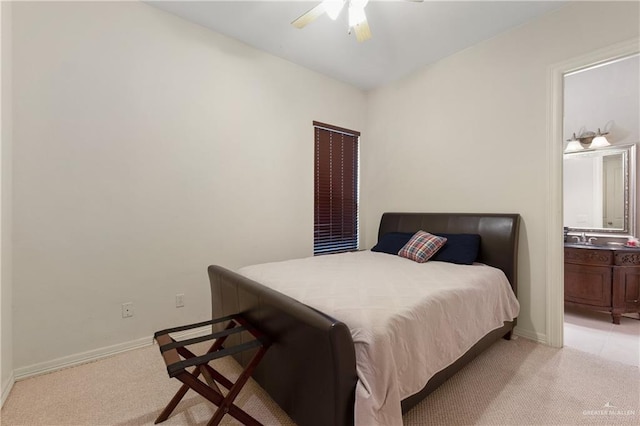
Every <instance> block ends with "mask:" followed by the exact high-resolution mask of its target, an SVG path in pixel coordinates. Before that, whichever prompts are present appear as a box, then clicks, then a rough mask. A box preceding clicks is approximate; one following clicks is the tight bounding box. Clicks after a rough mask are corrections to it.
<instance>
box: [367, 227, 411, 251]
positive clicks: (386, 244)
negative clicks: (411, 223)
mask: <svg viewBox="0 0 640 426" xmlns="http://www.w3.org/2000/svg"><path fill="white" fill-rule="evenodd" d="M413 234H415V232H388V233H386V234H384V235H383V236H382V237H381V238H380V241H378V244H376V245H375V246H373V248H372V249H371V251H378V252H381V253H388V254H395V255H397V254H398V252H399V251H400V249H401V248H402V247H404V245H405V244H407V243H408V242H409V240H410V239H411V237H413Z"/></svg>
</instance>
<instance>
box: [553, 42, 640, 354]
mask: <svg viewBox="0 0 640 426" xmlns="http://www.w3.org/2000/svg"><path fill="white" fill-rule="evenodd" d="M638 75H640V56H639V55H638V54H633V55H626V56H622V57H618V58H614V59H612V60H608V61H601V62H598V63H597V64H595V65H589V66H584V67H582V68H580V69H577V70H574V71H571V72H565V73H564V74H563V94H562V96H563V101H564V102H563V118H564V120H563V140H565V141H567V142H564V144H563V148H565V149H567V148H566V147H567V145H568V142H569V141H574V142H575V141H576V139H578V140H580V142H582V143H581V144H580V145H577V144H575V143H574V145H573V146H577V148H573V149H572V152H571V153H565V154H562V157H563V165H562V166H563V183H562V185H563V190H562V193H563V209H562V210H563V212H564V213H563V225H564V226H569V227H571V228H572V229H574V230H576V229H577V230H580V229H587V228H590V229H589V230H588V231H587V234H588V235H589V234H590V235H592V236H593V239H597V244H598V245H603V246H604V247H616V246H617V245H618V244H620V245H621V244H623V243H624V242H626V239H627V236H622V235H615V234H612V233H609V232H610V231H611V230H612V228H615V229H619V230H622V229H625V226H623V221H624V220H625V215H626V217H628V220H632V221H634V222H638V218H637V215H636V213H635V210H634V209H628V208H627V210H626V211H625V207H628V206H629V204H630V203H631V204H632V201H633V198H634V196H635V192H634V193H633V194H632V195H633V197H630V198H631V199H629V198H625V184H624V172H623V168H622V166H621V165H622V164H623V162H621V161H620V158H617V156H615V155H607V153H610V154H613V152H610V151H611V150H610V149H609V148H604V150H603V148H599V149H594V148H593V146H591V145H589V143H590V142H591V140H590V139H588V138H587V139H584V138H581V137H584V135H587V136H588V135H591V134H596V133H598V134H599V133H601V132H602V133H604V134H607V135H608V139H609V140H608V142H609V143H610V144H611V145H612V146H614V147H615V146H622V145H629V144H634V145H635V144H638V143H639V142H640V130H639V129H640V118H639V117H640V95H639V94H640V87H639V82H638V79H637V76H638ZM596 129H597V132H596ZM576 150H578V151H579V152H576ZM565 152H566V151H565ZM578 158H579V159H580V162H578V161H577V159H578ZM634 166H635V164H634ZM636 190H637V189H636ZM629 212H631V213H630V214H629ZM634 228H635V227H631V229H634ZM619 234H623V233H622V232H620V233H619ZM585 250H586V251H585ZM578 253H591V254H593V253H596V252H594V251H592V250H590V248H580V249H578ZM605 253H606V252H605ZM571 263H573V261H571ZM565 266H566V265H565ZM571 266H572V271H574V269H575V268H576V266H575V265H571ZM583 268H585V270H581V272H580V274H581V275H579V276H580V277H581V278H580V280H578V282H576V277H577V275H575V274H576V272H571V287H570V288H571V292H575V291H577V290H580V292H582V291H586V289H592V287H591V286H593V289H595V290H599V291H601V292H602V295H603V296H606V295H607V294H606V293H607V291H608V296H609V298H611V288H612V286H613V287H615V283H614V279H613V278H612V276H611V268H607V267H605V268H604V269H606V270H607V271H608V273H609V276H608V278H606V276H605V275H602V276H597V277H596V275H594V274H595V268H594V270H590V271H589V273H587V272H586V268H593V267H592V266H585V267H583ZM601 269H602V268H601ZM582 278H584V280H583V279H582ZM587 280H588V281H589V284H587V282H586V281H587ZM612 283H613V284H612ZM576 284H578V285H576ZM607 285H608V286H609V288H608V289H607V288H606V286H607ZM568 297H569V299H568V300H570V301H572V302H574V304H567V305H565V306H564V320H563V329H562V335H563V344H564V346H566V347H571V348H574V349H577V350H580V351H583V352H588V353H591V354H594V355H597V356H600V357H602V358H605V359H609V360H613V361H617V362H622V363H625V364H629V365H634V366H636V367H637V366H639V363H640V361H639V360H640V344H638V342H640V319H639V318H638V314H636V313H634V314H628V315H623V317H622V318H621V319H620V324H613V323H612V320H611V314H610V313H606V312H605V311H604V310H598V309H596V308H593V305H590V303H591V301H589V302H588V303H578V304H575V302H576V301H575V300H574V299H573V298H574V295H573V294H570V296H568ZM585 297H586V296H585ZM609 306H611V302H609Z"/></svg>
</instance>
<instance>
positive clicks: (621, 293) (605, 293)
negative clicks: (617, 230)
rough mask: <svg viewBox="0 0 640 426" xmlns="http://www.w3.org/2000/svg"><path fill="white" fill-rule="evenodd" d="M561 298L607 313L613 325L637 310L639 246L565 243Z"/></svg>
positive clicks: (638, 308)
mask: <svg viewBox="0 0 640 426" xmlns="http://www.w3.org/2000/svg"><path fill="white" fill-rule="evenodd" d="M564 301H565V304H567V305H572V306H577V307H581V308H587V309H592V310H595V311H606V312H610V313H611V316H612V319H613V323H614V324H620V316H621V315H622V314H624V313H640V249H638V248H627V247H624V246H608V245H602V246H597V245H589V244H570V243H567V244H565V246H564Z"/></svg>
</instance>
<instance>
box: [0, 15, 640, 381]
mask: <svg viewBox="0 0 640 426" xmlns="http://www.w3.org/2000/svg"><path fill="white" fill-rule="evenodd" d="M638 16H639V14H638V4H637V3H635V4H634V3H625V4H612V3H609V4H601V3H579V4H571V5H569V6H568V7H566V8H564V9H561V10H560V11H558V12H556V13H553V14H551V15H547V16H545V17H543V18H542V19H540V20H538V21H535V22H533V23H530V24H527V25H524V26H521V27H519V28H517V29H515V30H513V31H511V32H509V33H507V34H505V35H502V36H498V37H495V38H493V39H491V40H489V41H487V42H484V43H481V44H479V45H477V46H474V47H472V48H470V49H467V50H465V51H463V52H461V53H459V54H456V55H453V56H451V57H449V58H446V59H444V60H442V61H440V62H438V63H436V64H434V65H432V66H430V67H427V68H425V69H423V70H421V71H419V72H417V73H415V74H414V75H412V76H410V77H408V78H406V79H404V80H402V81H400V82H398V83H395V84H392V85H389V86H387V87H384V88H381V89H379V90H376V91H373V92H371V93H369V94H367V95H365V94H363V93H362V92H360V91H358V90H356V89H354V88H352V87H349V86H347V85H344V84H341V83H338V82H336V81H333V80H331V79H328V78H326V77H323V76H320V75H319V74H316V73H313V72H310V71H308V70H305V69H303V68H301V67H298V66H296V65H293V64H291V63H289V62H286V61H283V60H281V59H277V58H275V57H273V56H270V55H268V54H265V53H262V52H259V51H257V50H254V49H252V48H249V47H247V46H246V45H243V44H241V43H239V42H236V41H233V40H230V39H228V38H225V37H223V36H220V35H216V34H214V33H212V32H210V31H208V30H205V29H204V28H201V27H199V26H196V25H193V24H190V23H187V22H185V21H183V20H181V19H179V18H176V17H173V16H171V15H168V14H166V13H164V12H162V11H159V10H156V9H154V8H152V7H149V6H147V5H145V4H140V3H82V2H78V3H37V4H34V3H28V2H24V3H22V2H20V3H15V4H14V5H13V33H12V37H13V48H14V58H13V59H14V61H13V62H14V64H13V86H12V87H13V100H14V103H13V138H14V139H15V144H14V146H13V173H12V175H13V185H12V190H13V210H12V212H11V213H12V214H13V239H12V241H13V257H14V260H13V283H14V284H13V303H14V306H15V309H14V315H13V318H12V322H13V330H14V337H15V338H14V339H13V344H14V353H13V355H14V363H13V364H14V367H15V368H17V371H18V373H20V374H28V373H29V372H33V371H37V370H38V369H44V368H46V367H47V366H48V365H60V364H63V363H64V362H65V361H73V359H78V356H82V354H83V353H85V354H87V355H88V356H90V355H91V354H92V353H94V352H95V351H96V350H102V351H103V349H101V348H105V347H113V348H119V347H121V346H119V345H122V344H123V342H125V343H126V342H135V341H136V340H139V339H148V336H149V335H150V334H151V333H152V332H153V331H154V330H157V329H159V328H162V327H165V326H170V325H175V324H180V323H187V322H191V321H196V320H201V319H203V318H207V316H208V315H209V309H210V302H209V290H208V282H207V278H206V271H205V266H206V265H208V264H211V263H218V264H222V265H225V266H229V267H237V266H240V265H243V264H249V263H255V262H263V261H269V260H278V259H284V258H290V257H297V256H304V255H308V254H310V253H311V252H312V234H311V232H310V230H311V229H312V223H313V222H312V221H313V218H312V205H313V202H312V193H313V191H312V187H313V175H312V172H311V169H312V164H313V163H312V162H313V146H312V144H310V143H308V141H309V139H310V138H311V135H312V133H311V132H312V130H311V121H312V120H319V121H324V122H329V123H333V124H336V125H339V126H343V127H347V128H352V129H356V130H361V131H363V143H362V147H361V150H362V152H361V159H362V176H361V188H362V195H361V197H362V200H361V215H362V217H361V222H362V230H363V235H362V246H363V247H365V248H368V247H370V246H371V245H373V243H374V239H375V234H376V230H377V226H378V221H379V218H380V215H381V214H382V212H384V211H390V210H395V211H401V210H416V211H504V212H518V213H520V214H522V216H523V226H522V234H521V245H520V254H521V256H520V265H519V266H520V271H519V272H520V273H519V280H520V283H519V284H520V292H519V298H520V300H521V303H522V315H521V317H520V319H519V329H520V331H521V333H523V334H525V335H530V336H532V337H536V338H540V339H544V337H545V336H544V335H543V333H544V330H545V315H546V310H545V286H546V283H545V268H546V259H545V252H544V251H545V241H546V240H545V233H546V228H547V225H546V223H545V218H546V215H547V212H546V206H545V202H546V194H547V190H548V181H547V178H546V173H547V171H546V170H545V168H546V166H547V164H546V157H545V151H544V147H545V143H546V135H547V131H546V129H547V125H548V123H547V106H548V104H549V102H548V99H547V98H546V93H547V75H548V69H549V67H550V66H552V65H553V64H556V63H558V62H561V61H565V60H566V59H568V58H573V57H576V56H579V55H582V54H585V53H588V52H591V51H593V50H596V49H600V48H602V47H605V46H608V45H610V44H613V43H616V42H618V41H621V40H626V39H629V38H632V37H638V28H639V25H638V24H639V23H638ZM593 22H597V23H598V25H593ZM3 36H4V34H3ZM4 40H5V38H4V37H3V41H4ZM4 98H5V97H4V95H3V102H4ZM365 113H366V116H365ZM365 120H366V122H365ZM276 133H277V134H276ZM3 145H4V142H3ZM3 149H4V146H3ZM4 163H5V158H4V152H3V165H4ZM3 174H4V170H3ZM4 184H5V182H4V180H3V187H4ZM5 195H6V194H5V193H4V192H3V199H4V197H5ZM9 217H10V216H9ZM4 219H5V216H4V215H3V220H4ZM3 256H4V253H3ZM4 288H5V285H4V281H3V290H4ZM9 288H11V287H9ZM176 293H184V294H185V303H186V307H185V308H182V309H176V308H175V307H174V297H175V294H176ZM2 301H3V304H4V301H5V299H4V296H3V299H2ZM129 301H132V302H133V303H134V304H135V316H134V317H133V318H130V319H121V318H120V305H121V304H122V303H123V302H129ZM3 308H4V306H3ZM3 311H4V309H3ZM3 324H4V323H3ZM3 327H4V326H3ZM144 341H146V340H144ZM2 342H3V350H4V348H5V344H4V342H6V340H5V334H4V330H3V336H2ZM78 354H80V355H78ZM4 373H5V371H4V370H3V379H4Z"/></svg>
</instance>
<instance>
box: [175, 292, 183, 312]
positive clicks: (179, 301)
mask: <svg viewBox="0 0 640 426" xmlns="http://www.w3.org/2000/svg"><path fill="white" fill-rule="evenodd" d="M183 306H184V293H179V294H176V308H182V307H183Z"/></svg>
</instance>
